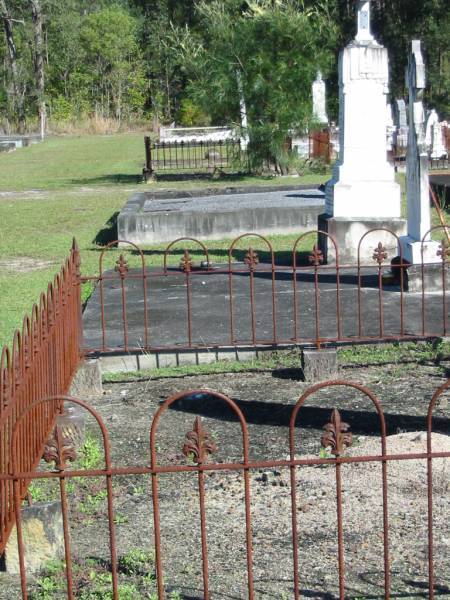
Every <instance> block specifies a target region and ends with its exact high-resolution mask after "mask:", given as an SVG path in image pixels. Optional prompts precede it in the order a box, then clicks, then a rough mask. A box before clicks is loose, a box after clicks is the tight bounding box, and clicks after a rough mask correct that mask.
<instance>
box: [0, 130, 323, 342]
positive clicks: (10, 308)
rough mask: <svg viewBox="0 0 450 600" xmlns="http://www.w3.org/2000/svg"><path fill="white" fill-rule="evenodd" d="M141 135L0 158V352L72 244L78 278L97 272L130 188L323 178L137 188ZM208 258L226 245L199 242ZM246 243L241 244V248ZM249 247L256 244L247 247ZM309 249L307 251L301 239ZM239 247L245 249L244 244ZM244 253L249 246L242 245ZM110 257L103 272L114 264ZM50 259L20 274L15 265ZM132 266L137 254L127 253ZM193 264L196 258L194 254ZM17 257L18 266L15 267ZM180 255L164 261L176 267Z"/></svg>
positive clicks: (229, 181)
mask: <svg viewBox="0 0 450 600" xmlns="http://www.w3.org/2000/svg"><path fill="white" fill-rule="evenodd" d="M143 162H144V144H143V134H142V133H135V134H117V135H97V136H88V135H84V136H64V137H54V138H50V139H48V140H46V141H45V142H44V143H43V144H37V145H34V146H31V147H29V148H23V149H21V150H17V151H16V152H12V153H10V154H1V155H0V290H1V293H0V347H1V346H2V345H3V344H5V343H10V342H11V340H12V335H13V332H14V329H15V328H17V327H20V326H21V323H22V319H23V316H24V315H25V313H29V312H30V311H31V307H32V304H33V302H37V301H38V299H39V295H40V293H41V292H42V291H44V290H45V289H46V288H47V284H48V282H49V281H51V280H52V279H53V277H54V275H55V273H56V272H58V271H59V268H60V266H61V264H62V263H63V262H64V260H65V259H66V258H67V256H68V255H69V251H70V247H71V244H72V238H73V237H75V238H76V239H77V242H78V245H79V247H80V250H81V261H82V272H83V274H85V275H92V274H95V273H96V272H97V271H98V259H99V254H100V246H99V244H101V243H102V242H105V241H107V240H109V239H114V238H115V237H116V236H115V232H114V227H113V225H114V222H115V216H116V214H117V213H118V212H119V211H120V209H121V208H122V207H123V205H124V204H125V202H126V200H127V198H128V197H129V196H130V195H131V193H132V192H133V191H135V190H149V191H150V190H166V189H173V188H178V189H179V188H181V189H190V190H192V189H198V188H200V187H223V186H224V185H226V186H230V185H239V186H245V185H255V184H257V185H273V184H280V183H283V184H303V183H308V184H309V183H313V182H316V183H318V182H323V181H325V180H326V179H327V175H307V176H305V177H286V178H273V177H250V176H242V177H233V178H226V179H225V180H220V179H218V180H212V179H204V180H199V179H191V180H188V181H156V182H152V183H149V184H143V183H142V182H141V171H142V166H143ZM295 237H296V236H272V237H271V241H272V242H273V244H274V247H275V249H277V250H286V251H287V250H289V249H290V247H291V246H292V243H293V241H294V239H295ZM205 243H206V245H207V246H208V247H209V248H211V249H212V250H213V251H212V253H211V260H213V261H217V262H219V261H223V260H224V256H225V255H226V252H225V250H226V248H228V246H229V241H227V240H219V241H217V240H215V241H213V242H205ZM246 243H247V242H246ZM252 244H253V246H254V247H255V248H259V247H261V245H260V244H258V243H255V242H252ZM308 244H309V247H311V246H312V240H311V243H310V242H309V241H308ZM165 246H166V244H160V245H158V246H154V247H151V248H149V249H147V250H150V251H149V252H146V260H147V263H148V264H162V252H163V250H164V248H165ZM243 247H245V246H243ZM247 247H248V246H247ZM117 255H118V252H117V251H112V252H111V253H110V256H109V258H108V260H107V261H106V266H111V265H113V264H114V262H115V260H117ZM23 257H26V258H27V259H34V260H41V261H42V260H44V261H51V265H48V266H45V268H42V265H39V264H35V265H34V268H33V265H31V267H29V268H28V270H26V271H25V272H23V270H22V269H21V268H19V267H20V259H21V258H23ZM129 258H130V264H131V266H133V265H135V264H136V261H137V259H136V256H133V254H130V257H129ZM193 258H194V260H197V259H199V258H200V256H199V254H196V253H194V254H193ZM18 259H19V262H17V261H18ZM179 259H180V253H179V252H178V253H174V254H173V256H172V257H171V259H170V262H171V264H175V263H177V262H178V261H179Z"/></svg>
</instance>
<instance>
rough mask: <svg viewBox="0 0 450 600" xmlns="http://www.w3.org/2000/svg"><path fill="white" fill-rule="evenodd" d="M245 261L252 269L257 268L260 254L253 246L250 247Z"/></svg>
mask: <svg viewBox="0 0 450 600" xmlns="http://www.w3.org/2000/svg"><path fill="white" fill-rule="evenodd" d="M244 263H245V264H246V265H247V267H248V268H249V270H250V271H254V270H255V269H256V265H257V264H258V263H259V256H258V255H257V253H256V252H255V251H254V250H253V248H252V247H250V248H249V249H248V251H247V254H246V255H245V258H244Z"/></svg>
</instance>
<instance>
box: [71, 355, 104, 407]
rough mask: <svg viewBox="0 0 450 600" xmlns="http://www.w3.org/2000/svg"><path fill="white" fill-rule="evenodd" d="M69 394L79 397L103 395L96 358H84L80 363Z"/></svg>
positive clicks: (100, 372) (99, 369)
mask: <svg viewBox="0 0 450 600" xmlns="http://www.w3.org/2000/svg"><path fill="white" fill-rule="evenodd" d="M69 394H70V395H71V396H75V397H76V398H80V399H89V398H98V397H100V396H102V395H103V387H102V371H101V367H100V361H99V360H98V359H96V358H94V359H86V360H85V361H83V362H82V363H81V364H80V366H79V367H78V371H77V372H76V374H75V377H74V378H73V381H72V385H71V386H70V391H69Z"/></svg>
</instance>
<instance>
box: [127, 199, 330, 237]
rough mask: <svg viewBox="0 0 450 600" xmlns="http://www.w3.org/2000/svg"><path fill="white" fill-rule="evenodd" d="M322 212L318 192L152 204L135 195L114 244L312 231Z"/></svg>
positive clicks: (322, 202) (157, 200) (152, 202)
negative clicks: (118, 240) (120, 242)
mask: <svg viewBox="0 0 450 600" xmlns="http://www.w3.org/2000/svg"><path fill="white" fill-rule="evenodd" d="M323 208H324V195H323V193H322V192H321V191H320V190H318V189H306V190H305V189H298V188H297V189H295V188H294V189H289V190H284V191H283V190H277V191H261V190H260V191H258V192H257V193H251V192H249V193H245V192H242V193H239V194H220V195H215V196H212V195H208V196H203V195H202V196H192V195H188V194H185V196H184V197H176V198H174V197H169V198H155V197H154V196H153V195H152V194H151V193H148V192H138V193H136V194H133V196H131V198H130V199H129V200H128V202H127V203H126V205H125V206H124V208H123V209H122V210H121V212H120V214H119V217H118V238H119V239H120V240H127V241H130V242H133V243H135V244H153V243H158V242H171V241H173V240H174V239H176V238H178V237H194V238H197V239H203V240H204V239H221V238H225V237H231V238H233V237H237V236H239V235H241V234H242V233H247V232H248V231H257V232H258V233H260V234H262V235H267V234H273V233H284V234H286V233H297V232H298V233H299V234H300V233H302V232H304V231H307V230H311V229H315V228H316V226H317V218H318V215H319V214H320V213H322V212H323Z"/></svg>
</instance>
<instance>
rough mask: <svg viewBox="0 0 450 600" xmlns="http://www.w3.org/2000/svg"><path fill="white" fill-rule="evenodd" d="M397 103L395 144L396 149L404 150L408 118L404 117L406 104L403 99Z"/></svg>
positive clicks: (406, 142) (406, 143)
mask: <svg viewBox="0 0 450 600" xmlns="http://www.w3.org/2000/svg"><path fill="white" fill-rule="evenodd" d="M396 103H397V110H396V115H397V123H396V125H397V134H396V137H395V143H396V145H397V147H400V148H406V146H407V145H408V117H407V115H406V104H405V101H404V100H403V98H400V99H399V100H397V101H396Z"/></svg>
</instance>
